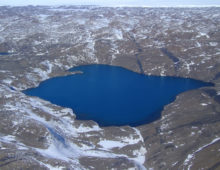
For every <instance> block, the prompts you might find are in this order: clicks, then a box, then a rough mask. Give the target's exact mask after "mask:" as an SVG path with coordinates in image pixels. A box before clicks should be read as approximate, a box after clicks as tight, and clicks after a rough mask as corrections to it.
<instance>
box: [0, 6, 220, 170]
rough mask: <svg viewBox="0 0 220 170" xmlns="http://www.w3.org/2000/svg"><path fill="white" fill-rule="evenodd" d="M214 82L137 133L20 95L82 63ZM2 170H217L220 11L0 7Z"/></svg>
mask: <svg viewBox="0 0 220 170" xmlns="http://www.w3.org/2000/svg"><path fill="white" fill-rule="evenodd" d="M94 63H96V64H97V63H98V64H109V65H118V66H122V67H124V68H127V69H129V70H133V71H135V72H139V73H142V74H147V75H161V76H179V77H187V78H193V79H198V80H202V81H207V82H212V83H213V84H214V86H213V87H203V88H200V89H197V90H193V91H188V92H185V93H182V94H180V95H178V96H177V98H176V100H175V101H174V102H172V103H171V104H169V105H167V106H165V107H164V110H163V112H162V115H161V118H160V119H159V120H157V121H155V122H153V123H150V124H147V125H142V126H140V127H129V126H124V127H99V126H98V125H97V124H96V123H95V122H93V121H80V120H77V119H76V117H75V115H74V110H71V109H68V108H62V107H60V106H56V105H53V104H51V103H49V102H47V101H44V100H42V99H39V98H37V97H29V96H26V95H25V94H23V93H22V90H25V89H27V88H31V87H36V86H37V85H38V84H39V83H40V82H41V81H43V80H46V79H48V78H50V77H55V76H60V75H67V74H72V73H69V72H68V71H67V70H68V69H69V68H71V67H73V66H78V65H82V64H94ZM0 116H1V122H0V169H100V170H102V169H156V170H157V169H196V170H197V169H202V168H203V169H219V168H220V8H104V7H95V6H83V7H82V6H81V7H80V6H70V7H68V6H63V7H44V6H41V7H40V6H38V7H33V6H27V7H0Z"/></svg>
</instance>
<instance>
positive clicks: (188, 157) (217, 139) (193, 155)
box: [183, 137, 220, 170]
mask: <svg viewBox="0 0 220 170" xmlns="http://www.w3.org/2000/svg"><path fill="white" fill-rule="evenodd" d="M219 140H220V137H217V138H215V139H213V140H212V141H211V142H210V143H208V144H206V145H203V146H202V147H200V148H198V149H197V150H196V151H195V152H193V153H192V154H189V155H188V156H187V158H186V159H185V161H184V163H183V165H185V166H188V170H190V168H191V166H192V164H191V163H190V161H191V160H192V159H194V158H195V155H196V154H197V153H198V152H200V151H201V150H203V149H205V148H207V147H208V146H210V145H212V144H214V143H216V142H218V141H219Z"/></svg>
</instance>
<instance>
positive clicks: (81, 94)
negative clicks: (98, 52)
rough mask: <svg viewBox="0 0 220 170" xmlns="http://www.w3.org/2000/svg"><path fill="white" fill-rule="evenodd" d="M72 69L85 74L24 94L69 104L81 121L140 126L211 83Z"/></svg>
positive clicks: (109, 69)
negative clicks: (184, 95) (177, 99)
mask: <svg viewBox="0 0 220 170" xmlns="http://www.w3.org/2000/svg"><path fill="white" fill-rule="evenodd" d="M71 71H82V72H83V74H75V75H71V76H65V77H56V78H52V79H49V80H46V81H44V82H42V83H41V84H40V85H39V87H37V88H32V89H28V90H26V91H24V93H25V94H27V95H31V96H38V97H40V98H42V99H45V100H48V101H50V102H52V103H54V104H57V105H60V106H64V107H70V108H72V109H73V110H74V112H75V113H76V116H77V119H79V120H94V121H96V122H97V123H98V124H99V125H100V126H111V125H117V126H121V125H130V126H137V125H142V124H145V123H149V122H152V121H154V120H156V119H158V118H159V117H160V115H161V111H162V109H163V107H164V106H165V105H166V104H168V103H170V102H172V101H173V100H174V99H175V96H176V95H178V94H179V93H181V92H184V91H186V90H191V89H196V88H200V87H202V86H210V85H211V84H210V83H205V82H201V81H197V80H192V79H185V78H176V77H159V76H146V75H142V74H138V73H135V72H132V71H129V70H127V69H124V68H121V67H115V66H107V65H86V66H79V67H75V68H72V69H71Z"/></svg>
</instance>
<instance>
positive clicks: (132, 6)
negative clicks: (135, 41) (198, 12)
mask: <svg viewBox="0 0 220 170" xmlns="http://www.w3.org/2000/svg"><path fill="white" fill-rule="evenodd" d="M28 6H34V7H70V6H78V7H80V6H82V7H83V6H91V7H109V8H123V7H125V8H127V7H129V8H211V7H213V8H214V7H215V8H216V7H220V5H173V6H172V5H164V6H150V5H149V6H148V5H85V4H83V5H76V4H75V5H74V4H63V5H62V4H60V5H33V4H27V5H0V7H28Z"/></svg>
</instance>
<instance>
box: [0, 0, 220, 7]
mask: <svg viewBox="0 0 220 170" xmlns="http://www.w3.org/2000/svg"><path fill="white" fill-rule="evenodd" d="M5 5H9V6H26V5H48V6H60V5H98V6H110V7H125V6H126V7H213V6H215V7H220V1H219V0H212V1H210V0H184V1H183V0H120V1H118V0H10V1H9V0H1V1H0V6H5Z"/></svg>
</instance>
